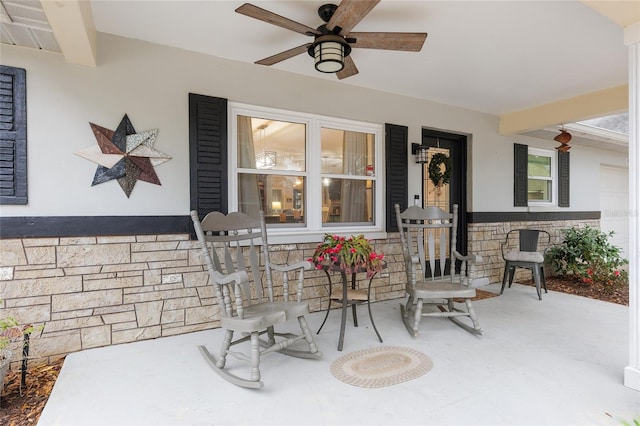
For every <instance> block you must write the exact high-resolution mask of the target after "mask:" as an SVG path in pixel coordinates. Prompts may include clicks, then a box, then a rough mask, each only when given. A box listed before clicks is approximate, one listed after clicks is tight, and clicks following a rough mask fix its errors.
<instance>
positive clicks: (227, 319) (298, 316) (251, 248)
mask: <svg viewBox="0 0 640 426" xmlns="http://www.w3.org/2000/svg"><path fill="white" fill-rule="evenodd" d="M191 218H192V220H193V225H194V228H195V231H196V235H197V236H198V241H199V242H200V246H201V248H202V254H203V256H204V259H205V262H206V264H207V269H208V271H209V277H210V282H211V284H212V285H213V286H214V288H215V292H216V298H217V300H218V305H219V306H220V312H221V318H220V326H221V327H222V328H224V329H225V330H226V331H225V335H224V339H223V342H222V347H221V349H220V354H219V357H218V359H215V357H214V356H213V355H212V354H211V353H210V352H209V351H208V350H207V348H206V347H205V346H199V349H200V351H201V352H202V354H203V355H204V357H205V358H206V359H207V361H208V362H209V364H210V365H211V366H212V367H213V369H214V370H215V371H216V372H217V373H218V374H219V375H220V376H222V377H223V378H224V379H225V380H227V381H229V382H231V383H233V384H235V385H238V386H243V387H248V388H261V387H262V386H263V385H264V384H263V382H262V381H261V380H260V379H261V375H260V357H261V356H262V355H265V354H267V353H270V352H281V353H283V354H285V355H290V356H295V357H299V358H320V357H321V356H322V354H321V353H320V352H319V351H318V348H317V346H316V344H315V342H314V340H313V335H312V333H311V330H310V329H309V326H308V325H307V321H306V319H305V315H306V314H307V313H309V304H308V303H305V302H302V289H303V280H304V271H305V270H307V269H311V268H312V265H311V263H310V262H308V261H301V262H298V263H296V264H294V265H276V264H273V263H271V261H270V260H269V249H268V242H267V230H266V225H265V221H264V213H263V212H262V211H261V212H260V220H257V219H254V218H251V217H249V216H247V215H245V214H244V213H239V212H235V213H229V215H224V214H222V213H219V212H211V213H209V214H207V215H206V216H205V217H204V218H203V219H202V221H200V219H199V216H198V213H197V212H196V211H195V210H194V211H192V212H191ZM260 250H261V253H262V257H263V260H264V265H263V270H261V269H260V259H259V258H260V254H259V253H260ZM219 255H220V257H221V259H222V260H223V261H222V262H221V261H220V258H219V257H218V256H219ZM273 271H277V272H280V273H282V283H283V295H282V300H277V301H276V300H275V298H274V291H273ZM289 273H292V274H295V273H297V276H298V278H297V287H296V296H295V300H290V295H289V276H288V274H289ZM263 278H264V281H265V282H264V283H263ZM265 292H266V294H265ZM289 321H297V322H298V324H299V327H300V330H301V333H300V334H292V333H277V332H276V331H275V326H279V325H280V324H284V323H286V322H289ZM235 332H238V333H241V335H242V337H239V338H238V339H236V340H233V337H234V333H235ZM263 334H266V339H261V338H260V336H261V335H263ZM247 341H249V342H250V343H249V348H248V350H245V352H236V351H232V350H231V347H232V346H235V345H239V344H241V343H245V342H247ZM297 342H301V343H300V344H299V345H296V346H295V347H294V346H292V345H294V344H295V343H297ZM300 346H302V348H300ZM245 347H246V345H245ZM227 355H231V356H233V357H235V358H237V359H240V360H243V361H248V362H249V365H250V373H249V377H248V378H244V377H240V376H238V375H235V374H232V373H230V372H229V371H228V369H226V368H225V366H226V363H227Z"/></svg>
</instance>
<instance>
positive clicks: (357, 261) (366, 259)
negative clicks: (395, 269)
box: [309, 234, 384, 278]
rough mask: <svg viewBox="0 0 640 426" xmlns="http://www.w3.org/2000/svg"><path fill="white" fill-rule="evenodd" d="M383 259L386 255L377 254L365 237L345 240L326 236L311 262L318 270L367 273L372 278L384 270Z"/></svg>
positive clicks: (353, 237)
mask: <svg viewBox="0 0 640 426" xmlns="http://www.w3.org/2000/svg"><path fill="white" fill-rule="evenodd" d="M383 259H384V254H383V253H376V252H375V251H374V250H373V247H372V246H371V243H370V242H369V240H367V239H366V238H365V237H364V235H358V236H357V237H356V236H353V235H352V236H350V237H349V238H345V237H342V236H339V235H332V234H325V235H324V241H323V242H321V243H320V244H318V247H317V248H316V250H315V252H314V253H313V257H311V258H310V259H309V261H310V262H313V263H314V264H315V265H316V269H327V268H328V269H342V270H344V271H345V272H346V273H352V272H356V271H357V272H363V271H366V272H367V277H369V278H370V277H372V276H373V275H375V274H376V273H377V272H380V271H381V270H382V268H383V265H384V260H383Z"/></svg>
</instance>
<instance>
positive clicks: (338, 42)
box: [308, 35, 351, 73]
mask: <svg viewBox="0 0 640 426" xmlns="http://www.w3.org/2000/svg"><path fill="white" fill-rule="evenodd" d="M308 53H309V55H310V56H312V57H313V59H314V60H315V67H316V70H318V71H320V72H324V73H333V72H338V71H342V69H343V68H344V58H345V57H346V56H349V54H350V53H351V46H349V44H348V43H347V41H346V40H345V39H344V38H343V37H340V36H337V35H322V36H318V37H316V39H315V41H314V42H313V44H312V45H311V46H309V50H308Z"/></svg>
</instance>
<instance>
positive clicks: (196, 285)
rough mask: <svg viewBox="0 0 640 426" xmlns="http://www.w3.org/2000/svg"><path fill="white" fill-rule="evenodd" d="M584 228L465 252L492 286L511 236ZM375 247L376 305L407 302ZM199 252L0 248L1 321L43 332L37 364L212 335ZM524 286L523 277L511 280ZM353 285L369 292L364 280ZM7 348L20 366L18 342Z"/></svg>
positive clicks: (157, 241)
mask: <svg viewBox="0 0 640 426" xmlns="http://www.w3.org/2000/svg"><path fill="white" fill-rule="evenodd" d="M584 225H590V226H592V227H599V221H598V220H583V221H558V222H506V223H472V224H469V252H471V253H474V254H480V255H482V256H483V260H484V262H483V263H482V264H481V265H477V266H476V267H475V268H473V269H472V270H471V271H470V275H471V276H472V277H473V278H479V277H488V278H489V282H491V283H495V282H501V281H502V273H503V269H504V262H503V260H502V255H501V252H500V243H501V242H502V241H504V238H505V235H506V233H507V232H508V231H509V230H511V229H517V228H538V229H545V230H547V231H549V232H550V234H551V236H552V243H559V242H560V241H561V237H562V235H561V233H560V230H561V229H565V228H569V227H571V226H584ZM316 245H317V244H316V243H308V244H280V245H272V246H271V253H272V255H271V256H272V261H273V262H274V263H286V262H289V263H292V262H296V261H299V260H301V259H304V258H308V257H310V256H311V254H312V253H313V250H314V249H315V247H316ZM374 246H375V250H376V251H378V252H382V253H384V254H385V258H386V260H387V263H388V267H387V269H386V270H385V271H384V272H383V273H382V274H381V275H380V276H379V277H376V278H375V279H374V281H373V287H372V294H373V297H372V298H373V300H374V301H380V300H388V299H394V298H399V297H402V296H404V281H405V274H404V265H403V261H402V250H401V247H400V238H399V235H398V234H397V233H392V234H389V238H388V239H386V240H377V241H374ZM200 250H201V249H200V247H199V245H198V243H197V241H190V240H189V236H188V235H145V236H114V237H82V238H26V239H4V240H0V299H1V302H0V308H1V309H0V317H5V316H14V317H15V318H17V319H18V320H19V321H20V322H21V323H23V324H27V323H31V324H35V325H43V329H42V331H41V333H38V334H36V335H35V336H34V337H33V338H32V340H31V355H32V356H33V357H34V358H36V359H38V360H42V361H51V360H53V359H56V358H59V357H61V356H64V355H66V354H68V353H71V352H76V351H79V350H83V349H89V348H95V347H100V346H107V345H114V344H120V343H128V342H134V341H138V340H146V339H154V338H157V337H165V336H172V335H176V334H181V333H188V332H193V331H199V330H205V329H210V328H215V327H218V326H219V323H218V321H217V320H216V319H215V318H216V316H217V302H216V300H215V294H214V292H213V288H212V287H211V286H210V285H209V283H208V280H209V277H208V274H207V273H206V267H205V266H204V262H203V259H202V257H201V253H200ZM547 272H548V270H547ZM305 275H306V280H305V292H304V299H305V300H307V301H308V302H309V304H310V308H311V311H319V310H323V309H325V308H326V303H327V292H326V287H325V286H326V284H327V279H326V276H325V274H324V272H321V271H308V272H305ZM530 277H531V274H530V273H529V272H528V271H521V272H519V273H518V275H517V276H516V278H518V279H529V278H530ZM274 278H276V279H277V275H276V276H275V277H274ZM358 278H359V279H360V280H361V281H360V282H359V285H360V286H363V287H364V288H366V285H367V281H366V280H365V279H364V278H365V277H364V274H359V276H358ZM276 286H277V282H276ZM276 294H278V291H277V289H276ZM13 349H14V356H15V359H16V360H18V359H19V357H20V351H19V350H16V349H19V343H15V344H14V348H13Z"/></svg>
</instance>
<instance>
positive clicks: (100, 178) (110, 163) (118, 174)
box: [75, 114, 171, 198]
mask: <svg viewBox="0 0 640 426" xmlns="http://www.w3.org/2000/svg"><path fill="white" fill-rule="evenodd" d="M89 125H90V126H91V129H92V130H93V134H94V136H95V137H96V140H97V142H98V145H97V146H96V145H92V146H90V147H87V148H84V149H81V150H80V151H77V152H76V153H75V154H76V155H78V156H80V157H82V158H85V159H87V160H89V161H91V162H93V163H96V164H97V165H98V168H97V170H96V174H95V175H94V177H93V182H92V183H91V186H94V185H98V184H101V183H104V182H108V181H110V180H113V179H117V181H118V183H119V184H120V187H121V188H122V190H123V191H124V193H125V194H127V198H129V196H130V195H131V192H132V191H133V187H134V186H135V184H136V182H137V181H138V180H142V181H145V182H149V183H153V184H156V185H161V184H160V179H158V175H156V172H155V170H154V168H153V167H154V166H157V165H159V164H162V163H164V162H166V161H169V160H170V159H171V156H169V155H167V154H164V153H162V152H160V151H158V150H156V149H154V148H153V145H154V144H155V142H156V138H157V137H158V129H153V130H147V131H144V132H140V133H136V130H135V129H134V128H133V125H132V124H131V121H130V120H129V117H128V116H127V114H125V115H124V117H122V120H121V121H120V124H119V125H118V128H117V129H116V130H115V131H113V130H109V129H106V128H104V127H102V126H98V125H97V124H94V123H89Z"/></svg>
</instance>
